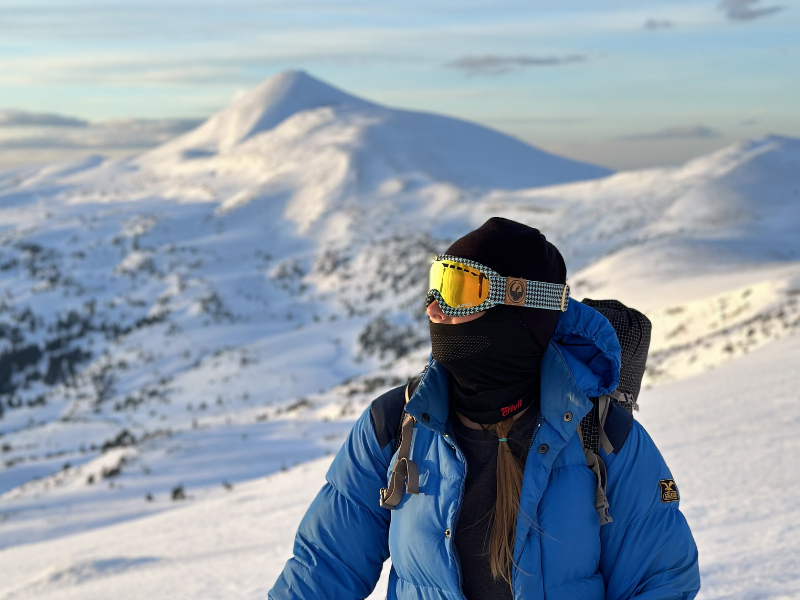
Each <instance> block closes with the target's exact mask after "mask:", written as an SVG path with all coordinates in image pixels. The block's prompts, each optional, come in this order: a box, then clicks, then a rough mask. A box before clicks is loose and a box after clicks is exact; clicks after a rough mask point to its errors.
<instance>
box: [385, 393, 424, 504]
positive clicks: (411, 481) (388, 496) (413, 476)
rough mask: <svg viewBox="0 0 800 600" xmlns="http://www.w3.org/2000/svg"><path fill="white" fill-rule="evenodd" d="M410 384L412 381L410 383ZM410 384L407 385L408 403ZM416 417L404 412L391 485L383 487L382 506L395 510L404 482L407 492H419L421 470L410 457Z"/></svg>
mask: <svg viewBox="0 0 800 600" xmlns="http://www.w3.org/2000/svg"><path fill="white" fill-rule="evenodd" d="M409 385H410V383H409ZM408 387H409V386H408V385H406V403H408ZM414 423H416V419H415V418H414V417H412V416H411V415H409V414H408V413H404V414H403V426H402V427H401V429H400V448H399V449H398V451H397V460H396V461H395V463H394V467H392V474H391V476H390V477H389V486H388V487H385V488H381V508H386V509H389V510H394V509H395V508H397V505H398V504H400V500H402V499H403V494H404V491H403V484H404V483H405V493H409V494H419V471H418V470H417V463H415V462H414V461H413V460H410V459H409V458H408V455H409V453H410V451H411V438H412V437H413V435H414Z"/></svg>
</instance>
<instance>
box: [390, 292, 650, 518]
mask: <svg viewBox="0 0 800 600" xmlns="http://www.w3.org/2000/svg"><path fill="white" fill-rule="evenodd" d="M582 302H583V304H586V305H587V306H590V307H592V308H594V309H595V310H596V311H597V312H599V313H600V314H602V315H603V316H604V317H605V318H606V319H608V321H609V323H611V326H612V327H613V328H614V331H615V332H616V334H617V339H618V340H619V343H620V346H621V348H622V353H621V357H622V359H621V365H620V377H619V386H617V389H615V390H614V391H613V392H611V393H610V394H608V395H603V396H600V397H598V398H590V400H591V401H592V408H591V410H590V411H589V412H588V413H587V414H586V416H584V417H583V419H581V422H580V424H579V425H578V429H577V433H578V437H579V439H580V442H581V446H583V453H584V455H585V456H586V462H587V464H588V466H589V468H590V469H591V470H592V471H593V472H594V473H595V475H596V476H597V489H596V491H595V510H597V514H598V517H599V518H600V525H601V526H602V525H605V524H606V523H610V522H612V518H611V515H610V514H609V506H608V498H607V496H606V484H607V477H606V468H605V464H604V463H603V460H602V459H601V458H600V455H599V454H598V453H599V452H600V448H601V447H602V448H603V450H604V452H605V453H606V454H610V453H611V452H613V451H614V446H613V444H612V443H611V440H610V439H609V437H608V435H607V434H606V421H607V418H608V415H609V413H610V412H611V411H612V410H615V409H614V408H612V405H615V406H619V407H622V408H623V409H625V410H626V411H627V412H628V413H629V414H630V415H632V414H633V411H634V410H639V405H638V404H637V399H638V397H639V391H640V389H641V386H642V377H643V376H644V370H645V364H646V362H647V352H648V350H649V348H650V333H651V329H652V325H651V323H650V320H649V319H648V318H647V317H645V316H644V315H643V314H642V313H640V312H639V311H638V310H635V309H633V308H628V307H627V306H625V305H624V304H623V303H622V302H619V301H618V300H591V299H589V298H584V299H583V301H582ZM422 375H424V371H423V373H422V374H420V375H418V376H416V377H414V378H412V379H411V380H410V381H409V382H408V384H407V385H406V389H405V401H406V403H408V400H409V398H410V397H411V396H412V395H413V393H414V392H415V391H416V389H417V386H418V385H419V382H420V380H421V379H422ZM628 418H630V417H628ZM415 423H416V419H414V417H412V416H411V415H410V414H408V413H407V412H405V410H403V412H402V413H401V416H400V423H399V426H398V429H397V435H396V436H395V448H394V449H395V451H396V452H397V453H398V454H397V461H396V462H395V464H394V467H393V468H392V474H391V476H390V477H389V483H388V485H387V487H385V488H381V492H380V505H381V507H383V508H386V509H389V510H393V509H394V508H396V507H397V505H398V504H400V500H401V499H402V498H403V493H404V492H403V483H405V488H406V489H405V491H406V492H407V493H409V494H418V493H419V474H418V470H417V465H416V463H414V461H412V460H410V459H409V450H410V449H411V437H412V433H413V429H414V424H415Z"/></svg>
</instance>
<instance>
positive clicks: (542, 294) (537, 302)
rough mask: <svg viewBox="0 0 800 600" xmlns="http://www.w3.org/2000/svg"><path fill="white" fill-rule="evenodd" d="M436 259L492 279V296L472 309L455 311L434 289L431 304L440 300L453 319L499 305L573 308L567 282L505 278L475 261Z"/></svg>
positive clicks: (556, 308)
mask: <svg viewBox="0 0 800 600" xmlns="http://www.w3.org/2000/svg"><path fill="white" fill-rule="evenodd" d="M436 260H437V261H438V260H448V261H453V262H459V263H461V264H464V265H467V266H468V267H472V268H473V269H476V270H478V271H480V272H481V273H483V275H484V276H485V277H486V278H487V279H488V280H489V296H488V297H487V298H486V300H484V301H483V302H481V303H480V304H478V305H477V306H471V307H468V308H453V307H452V306H450V305H448V304H447V302H445V301H444V299H443V298H442V295H441V294H440V293H439V290H436V289H431V290H430V291H429V292H428V295H427V298H426V301H427V303H428V304H431V303H432V302H433V301H434V300H436V301H438V302H439V307H440V308H441V309H442V312H443V313H444V314H446V315H447V316H449V317H463V316H466V315H471V314H474V313H476V312H480V311H482V310H486V309H489V308H491V307H493V306H496V305H498V304H507V305H510V306H526V307H528V308H543V309H546V310H558V311H561V312H564V311H566V310H567V307H568V306H569V286H568V285H567V284H566V283H563V284H562V283H548V282H544V281H532V280H530V279H522V278H519V277H503V276H502V275H500V274H499V273H497V272H496V271H494V270H492V269H490V268H489V267H487V266H485V265H482V264H480V263H477V262H475V261H473V260H468V259H466V258H459V257H458V256H450V255H447V254H443V255H440V256H437V257H436Z"/></svg>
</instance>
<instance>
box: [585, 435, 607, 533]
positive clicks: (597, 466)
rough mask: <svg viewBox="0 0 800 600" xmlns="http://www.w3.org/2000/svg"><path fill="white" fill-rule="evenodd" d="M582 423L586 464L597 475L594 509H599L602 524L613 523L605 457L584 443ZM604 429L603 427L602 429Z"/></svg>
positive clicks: (598, 513) (598, 514)
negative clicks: (607, 494) (609, 503)
mask: <svg viewBox="0 0 800 600" xmlns="http://www.w3.org/2000/svg"><path fill="white" fill-rule="evenodd" d="M581 426H582V423H581V424H579V425H578V438H579V439H580V440H581V446H583V454H584V456H585V457H586V464H587V465H589V468H590V469H591V470H592V471H593V472H594V474H595V476H596V477H597V487H596V488H595V492H594V509H595V510H596V511H597V516H598V517H599V518H600V526H601V527H602V526H603V525H606V524H607V523H611V522H612V521H613V520H614V519H612V518H611V514H610V513H609V512H608V509H609V506H608V496H606V484H607V483H608V476H607V474H606V465H605V463H604V462H603V459H601V458H600V456H599V455H598V454H597V453H596V452H595V451H594V450H592V449H591V448H588V447H587V446H585V445H584V439H583V432H582V431H581ZM601 431H602V429H601Z"/></svg>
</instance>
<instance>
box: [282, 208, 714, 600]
mask: <svg viewBox="0 0 800 600" xmlns="http://www.w3.org/2000/svg"><path fill="white" fill-rule="evenodd" d="M567 292H568V286H567V285H566V267H565V264H564V260H563V258H562V256H561V254H560V253H559V251H558V250H557V249H556V248H555V246H553V245H552V244H551V243H550V242H548V241H547V240H546V238H545V236H544V235H542V234H541V233H540V232H539V231H538V230H537V229H534V228H531V227H528V226H526V225H523V224H520V223H516V222H514V221H509V220H506V219H501V218H492V219H490V220H488V221H487V222H486V223H484V224H483V225H482V226H481V227H480V228H478V229H477V230H475V231H472V232H471V233H469V234H467V235H466V236H464V237H462V238H461V239H459V240H457V241H456V242H454V243H453V244H452V245H451V246H450V248H448V250H447V252H446V253H445V255H444V256H443V257H438V258H437V260H436V261H434V263H433V265H432V267H431V283H430V292H429V293H428V308H427V314H428V317H429V320H430V335H431V347H432V356H431V359H430V362H429V365H428V367H427V369H426V370H425V372H424V374H423V375H422V377H421V379H419V380H418V381H417V382H416V386H415V387H414V386H409V388H408V392H410V393H409V395H408V398H406V387H405V386H403V387H399V388H396V389H394V390H391V391H389V392H387V393H385V394H384V395H382V396H381V397H380V398H378V399H376V400H375V401H374V402H373V403H372V404H371V406H370V407H369V408H368V409H367V410H366V411H365V412H364V413H363V414H362V415H361V417H360V418H359V420H358V421H357V422H356V424H355V426H354V427H353V430H352V431H351V433H350V435H349V437H348V438H347V440H346V442H345V443H344V445H343V447H342V448H341V450H340V451H339V453H338V454H337V455H336V457H335V459H334V460H333V463H332V464H331V467H330V469H329V471H328V473H327V477H326V479H327V483H326V484H325V486H324V487H323V488H322V490H321V491H320V492H319V494H318V496H317V497H316V499H315V500H314V501H313V503H312V504H311V506H310V507H309V509H308V511H307V513H306V515H305V517H304V518H303V520H302V522H301V524H300V527H299V529H298V532H297V536H296V539H295V544H294V556H293V557H292V558H291V559H290V560H289V561H288V562H287V563H286V566H285V568H284V570H283V572H282V573H281V575H280V576H279V577H278V580H277V582H276V583H275V585H274V587H273V588H272V589H271V590H270V592H269V598H271V599H273V600H289V599H292V600H300V599H303V600H310V599H312V598H313V599H345V598H346V599H356V598H357V599H363V598H366V597H367V596H369V595H370V593H371V592H372V590H373V588H374V587H375V585H376V583H377V581H378V579H379V577H380V574H381V571H382V567H383V564H384V562H385V561H386V560H387V559H389V558H391V571H390V574H389V585H388V592H387V598H388V599H395V598H400V599H405V598H409V599H410V598H419V599H425V600H428V599H430V600H433V599H448V600H451V599H462V598H466V599H469V600H488V599H491V600H498V599H511V598H514V599H524V600H538V599H548V600H552V599H582V600H594V599H601V598H605V599H608V600H617V599H620V600H621V599H630V598H635V599H637V600H656V599H659V600H666V599H689V598H694V597H695V595H696V594H697V592H698V590H699V588H700V576H699V571H698V554H697V547H696V545H695V542H694V539H693V538H692V534H691V531H690V530H689V526H688V525H687V522H686V520H685V519H684V517H683V515H682V514H681V512H680V510H679V502H678V494H677V487H676V486H675V483H674V480H673V479H672V475H671V473H670V471H669V469H668V468H667V465H666V464H665V462H664V460H663V459H662V457H661V455H660V453H659V452H658V450H657V448H656V446H655V445H654V443H653V441H652V440H651V438H650V437H649V436H648V435H647V433H646V432H645V430H644V429H643V428H642V426H641V425H640V424H639V423H638V422H636V421H634V420H633V419H632V418H627V419H625V418H615V423H616V424H615V425H614V426H613V427H611V429H612V431H606V433H607V434H608V436H609V437H610V438H612V439H611V443H612V444H613V451H611V452H605V451H604V450H600V452H599V457H600V458H601V459H602V460H601V461H600V462H602V463H603V465H604V467H605V486H603V489H604V492H605V496H603V498H602V499H603V501H605V500H606V497H607V504H603V502H598V501H597V499H598V498H599V497H600V496H601V494H598V493H597V492H598V490H599V489H600V486H598V476H596V473H595V472H593V470H592V469H591V468H590V466H589V465H588V463H587V456H588V455H587V454H586V453H585V451H584V449H583V447H582V439H581V437H580V435H579V428H578V425H579V423H580V422H581V420H582V419H583V418H584V416H585V415H586V414H587V413H589V412H590V410H591V409H592V406H593V404H592V401H591V400H590V399H591V398H598V397H601V396H603V395H604V394H608V393H609V392H612V391H613V390H614V388H615V387H616V386H617V384H618V381H619V369H620V344H619V341H618V339H617V336H616V334H615V331H614V329H613V328H612V327H611V325H610V324H609V322H608V320H606V319H605V318H604V317H603V316H602V315H601V314H600V313H599V312H597V311H596V310H594V309H592V308H591V307H589V306H587V305H585V304H582V303H580V302H576V301H574V300H569V298H568V293H567ZM618 413H623V414H624V415H628V412H627V411H625V410H624V409H620V410H618V411H617V414H618ZM406 414H407V415H408V419H409V420H408V423H409V427H408V429H406V428H405V423H406V418H405V417H404V416H403V415H406ZM412 418H413V419H412ZM401 420H402V422H403V423H404V428H403V429H404V432H403V434H401V433H400V432H399V431H398V429H399V424H400V423H401ZM412 426H413V428H412ZM406 432H407V433H408V434H409V438H408V439H407V440H406V442H405V443H404V444H400V445H401V448H400V449H399V450H398V445H399V444H398V441H399V440H400V439H401V438H404V437H405V436H404V434H406ZM409 442H410V445H409ZM403 452H407V454H408V459H409V460H410V461H411V462H412V463H413V464H412V465H411V466H409V463H408V462H404V461H403V460H398V454H400V453H403ZM398 464H400V465H401V466H403V468H404V469H405V470H403V471H402V474H403V476H404V479H403V481H404V482H405V481H406V479H407V483H406V487H405V488H403V487H402V486H397V487H394V488H392V486H389V488H390V489H387V481H389V480H390V479H391V478H392V474H393V472H394V471H396V470H397V467H396V465H398ZM401 470H402V469H401ZM665 482H666V483H665ZM665 486H666V487H665ZM667 487H668V490H667V492H668V493H667V492H665V491H664V490H665V489H666V488H667ZM409 492H411V493H409ZM392 504H394V505H393V506H392ZM606 507H607V508H606ZM390 509H391V510H390ZM604 514H605V515H606V518H604Z"/></svg>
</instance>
